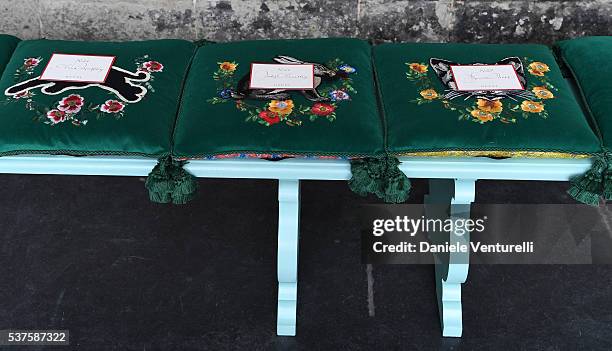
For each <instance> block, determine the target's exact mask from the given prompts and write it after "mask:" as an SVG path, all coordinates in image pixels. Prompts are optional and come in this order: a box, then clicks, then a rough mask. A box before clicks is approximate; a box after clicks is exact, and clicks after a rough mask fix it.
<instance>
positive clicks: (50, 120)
mask: <svg viewBox="0 0 612 351" xmlns="http://www.w3.org/2000/svg"><path fill="white" fill-rule="evenodd" d="M194 50H195V45H194V44H193V43H191V42H188V41H182V40H156V41H143V42H121V43H120V42H116V43H113V42H76V41H53V40H28V41H22V42H20V43H19V45H18V46H17V48H16V50H15V52H14V54H13V56H12V58H11V60H10V61H9V63H8V65H7V67H6V71H5V74H4V75H3V76H2V79H1V80H0V91H1V92H2V100H3V101H2V104H0V124H1V125H2V128H0V155H7V154H27V153H51V154H68V155H98V154H113V155H115V154H120V155H122V154H134V155H145V156H152V157H159V156H164V155H168V154H169V153H170V148H171V136H172V130H173V126H174V122H175V118H176V112H177V110H178V102H179V97H180V94H181V89H182V83H183V80H184V77H185V76H186V72H187V69H188V66H189V63H190V60H191V58H192V56H193V53H194ZM53 53H62V54H75V55H108V56H116V58H115V61H114V63H113V64H112V68H111V69H110V70H109V71H108V74H107V77H106V80H105V81H104V82H103V83H84V82H66V81H52V80H42V79H39V78H40V76H41V73H42V72H43V70H44V69H45V67H46V65H47V63H48V62H49V59H50V58H51V56H52V54H53ZM65 66H66V67H69V68H70V69H75V72H79V73H78V74H81V72H82V71H83V70H87V69H89V68H88V67H91V66H87V65H86V64H83V63H78V62H77V63H70V64H69V65H65ZM78 74H75V77H77V78H78Z"/></svg>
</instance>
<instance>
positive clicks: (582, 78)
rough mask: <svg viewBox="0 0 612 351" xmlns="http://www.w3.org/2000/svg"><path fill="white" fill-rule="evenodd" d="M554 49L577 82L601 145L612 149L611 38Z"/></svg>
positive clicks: (568, 42) (560, 44) (566, 43)
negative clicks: (598, 132)
mask: <svg viewBox="0 0 612 351" xmlns="http://www.w3.org/2000/svg"><path fill="white" fill-rule="evenodd" d="M556 48H557V50H558V52H559V54H560V55H559V56H560V57H561V59H562V60H563V61H564V62H565V64H566V66H567V67H568V68H569V69H570V71H571V72H572V74H573V75H574V78H575V79H576V82H577V86H578V88H579V90H580V92H581V93H582V96H583V97H584V100H585V101H584V102H585V103H586V104H587V105H588V110H589V111H590V113H591V115H592V118H594V119H595V121H596V123H597V126H598V128H599V130H600V132H601V134H602V138H603V143H604V145H605V146H608V147H610V146H612V114H611V113H610V111H612V109H611V106H612V36H609V37H586V38H579V39H573V40H566V41H562V42H558V43H557V44H556Z"/></svg>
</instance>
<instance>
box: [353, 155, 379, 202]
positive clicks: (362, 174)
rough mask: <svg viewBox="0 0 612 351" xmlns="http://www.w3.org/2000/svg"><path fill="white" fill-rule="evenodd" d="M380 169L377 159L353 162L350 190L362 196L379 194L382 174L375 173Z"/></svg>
mask: <svg viewBox="0 0 612 351" xmlns="http://www.w3.org/2000/svg"><path fill="white" fill-rule="evenodd" d="M379 167H380V165H379V164H377V159H372V158H364V159H357V160H352V161H351V174H352V176H351V179H350V180H349V181H348V185H349V189H351V191H353V192H354V193H356V194H358V195H360V196H367V195H368V194H375V193H377V192H378V188H379V183H380V180H379V179H380V176H381V175H382V172H381V173H380V174H377V173H375V171H376V170H377V169H378V168H379Z"/></svg>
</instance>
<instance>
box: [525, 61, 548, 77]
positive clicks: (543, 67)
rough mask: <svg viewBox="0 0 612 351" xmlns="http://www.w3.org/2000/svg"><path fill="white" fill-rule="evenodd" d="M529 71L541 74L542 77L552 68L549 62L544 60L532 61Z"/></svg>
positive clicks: (536, 74)
mask: <svg viewBox="0 0 612 351" xmlns="http://www.w3.org/2000/svg"><path fill="white" fill-rule="evenodd" d="M528 67H529V73H531V74H533V75H534V76H539V77H542V76H544V73H546V72H549V71H550V68H549V67H548V65H547V64H545V63H542V62H537V61H536V62H532V63H530V64H529V66H528Z"/></svg>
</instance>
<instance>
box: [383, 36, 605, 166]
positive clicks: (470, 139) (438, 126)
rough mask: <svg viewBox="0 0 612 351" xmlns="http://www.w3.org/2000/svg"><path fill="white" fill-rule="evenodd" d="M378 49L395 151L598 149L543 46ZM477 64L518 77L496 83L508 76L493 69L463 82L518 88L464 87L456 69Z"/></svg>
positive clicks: (550, 153) (546, 153) (567, 152)
mask: <svg viewBox="0 0 612 351" xmlns="http://www.w3.org/2000/svg"><path fill="white" fill-rule="evenodd" d="M373 55H374V65H375V70H376V73H377V80H378V83H379V89H380V93H381V97H382V98H381V99H382V103H383V110H384V115H385V118H386V125H387V138H388V139H387V143H388V149H389V151H390V152H391V153H393V154H395V155H408V154H419V153H421V154H425V155H427V154H429V155H446V156H452V155H463V156H470V155H473V156H477V155H482V156H500V157H506V156H517V155H520V156H535V157H537V156H539V157H566V156H572V155H582V154H590V153H593V152H596V151H598V150H599V143H598V141H597V138H596V136H595V134H594V133H593V132H592V130H591V129H590V127H589V124H588V122H587V120H586V118H585V116H584V115H583V113H582V111H581V108H580V106H579V104H578V103H577V102H576V100H575V98H574V97H573V95H572V91H571V90H570V87H569V85H568V84H567V82H566V81H565V80H564V78H563V77H562V75H561V72H560V69H559V67H558V66H557V64H556V63H555V59H554V57H553V55H552V52H551V51H550V50H549V49H548V48H547V47H545V46H540V45H487V44H422V43H406V44H383V45H380V46H377V47H375V48H374V53H373ZM474 63H480V64H487V65H506V66H508V65H509V66H508V67H512V68H514V70H512V69H511V71H513V72H512V73H509V74H506V73H504V74H505V76H504V77H503V78H504V79H513V81H510V83H512V85H510V86H509V85H507V84H508V82H509V81H504V82H502V83H503V85H496V84H502V83H500V81H499V79H498V78H496V79H494V80H492V81H491V80H490V79H491V77H492V76H491V73H486V74H484V73H483V74H480V73H479V74H476V75H473V77H474V79H473V81H470V79H472V78H470V79H468V80H467V81H466V80H465V78H464V77H463V76H462V78H463V79H462V80H461V84H462V85H459V88H461V89H465V90H468V88H477V89H483V88H484V87H489V86H497V87H499V88H502V87H503V88H507V87H511V89H513V90H499V91H487V90H480V91H460V90H458V89H459V88H458V84H457V82H455V78H454V76H453V72H454V71H453V69H454V70H455V71H457V68H455V67H457V65H471V64H474ZM498 69H499V68H495V67H494V68H493V71H492V72H493V74H499V71H498ZM514 74H515V75H516V76H514ZM469 77H472V75H471V74H470V75H469ZM469 77H468V78H469ZM497 77H502V75H500V76H497ZM483 79H484V81H486V82H487V84H489V85H482V81H483ZM514 79H515V80H516V81H515V80H514ZM487 80H488V81H487ZM474 82H476V83H474ZM473 83H474V84H480V85H471V84H473ZM518 83H520V85H518V87H519V89H517V88H516V86H517V85H516V84H518ZM490 84H493V85H490ZM520 86H523V87H524V88H525V89H524V90H520Z"/></svg>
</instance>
